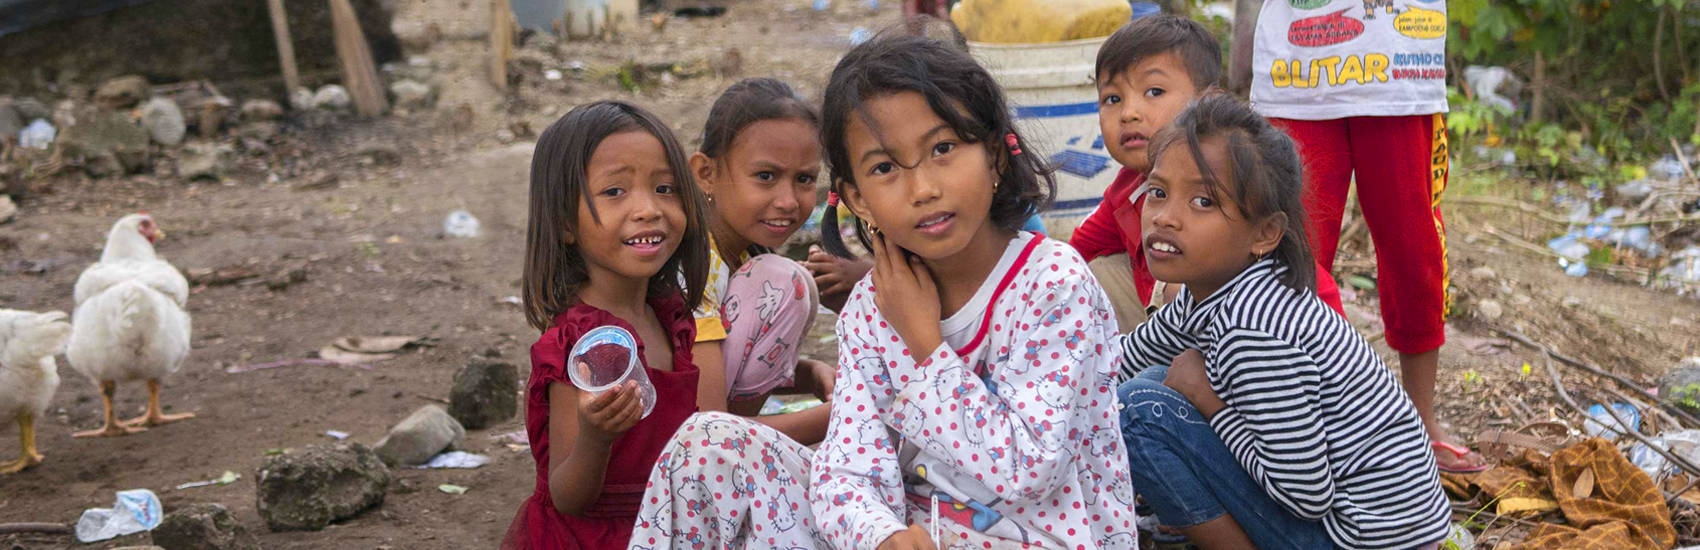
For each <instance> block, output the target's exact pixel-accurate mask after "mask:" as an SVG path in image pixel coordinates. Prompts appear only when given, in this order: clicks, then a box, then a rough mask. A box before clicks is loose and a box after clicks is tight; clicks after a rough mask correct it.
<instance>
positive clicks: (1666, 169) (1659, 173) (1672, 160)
mask: <svg viewBox="0 0 1700 550" xmlns="http://www.w3.org/2000/svg"><path fill="white" fill-rule="evenodd" d="M1685 173H1687V171H1686V170H1683V169H1682V161H1679V160H1676V157H1674V156H1671V155H1665V156H1663V157H1660V158H1659V160H1658V161H1657V162H1654V163H1653V164H1652V166H1648V167H1647V174H1648V175H1649V176H1652V177H1656V178H1659V179H1663V180H1665V181H1670V180H1678V179H1682V176H1683V174H1685Z"/></svg>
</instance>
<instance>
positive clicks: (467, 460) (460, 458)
mask: <svg viewBox="0 0 1700 550" xmlns="http://www.w3.org/2000/svg"><path fill="white" fill-rule="evenodd" d="M489 463H490V457H487V456H484V455H476V454H472V453H469V452H466V451H450V452H446V453H443V454H440V455H437V456H434V457H431V461H430V462H426V463H425V464H424V465H422V466H417V468H419V469H422V470H423V469H433V470H434V469H439V468H460V469H467V468H477V467H479V466H483V465H485V464H489Z"/></svg>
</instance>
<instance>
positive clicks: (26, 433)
mask: <svg viewBox="0 0 1700 550" xmlns="http://www.w3.org/2000/svg"><path fill="white" fill-rule="evenodd" d="M18 441H19V442H20V443H22V445H21V446H20V447H19V448H20V449H21V451H20V456H18V459H17V460H15V461H12V462H7V463H4V464H0V475H6V474H15V473H18V472H22V471H24V470H25V469H28V468H29V467H31V466H35V465H37V464H41V461H42V460H45V459H46V458H47V457H45V456H42V455H41V453H39V452H36V448H35V417H34V416H32V415H28V414H26V415H23V416H19V417H18Z"/></svg>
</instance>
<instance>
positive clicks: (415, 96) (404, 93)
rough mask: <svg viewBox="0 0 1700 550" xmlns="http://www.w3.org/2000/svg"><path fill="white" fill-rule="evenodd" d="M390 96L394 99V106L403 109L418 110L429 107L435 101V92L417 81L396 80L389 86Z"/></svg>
mask: <svg viewBox="0 0 1700 550" xmlns="http://www.w3.org/2000/svg"><path fill="white" fill-rule="evenodd" d="M390 95H391V96H394V97H395V105H396V106H397V107H401V108H404V109H419V108H423V107H430V106H431V104H432V103H433V102H435V101H436V95H437V94H436V91H435V90H432V89H431V86H430V85H428V84H425V83H423V82H419V81H417V80H410V79H406V80H398V81H396V83H394V84H391V85H390Z"/></svg>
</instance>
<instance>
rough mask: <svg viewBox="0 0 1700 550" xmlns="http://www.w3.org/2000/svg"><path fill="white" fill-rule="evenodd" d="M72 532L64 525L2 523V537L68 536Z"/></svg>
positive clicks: (0, 528)
mask: <svg viewBox="0 0 1700 550" xmlns="http://www.w3.org/2000/svg"><path fill="white" fill-rule="evenodd" d="M71 532H72V531H71V526H69V525H65V524H63V523H0V535H10V534H14V533H47V534H50V535H68V534H70V533H71Z"/></svg>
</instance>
